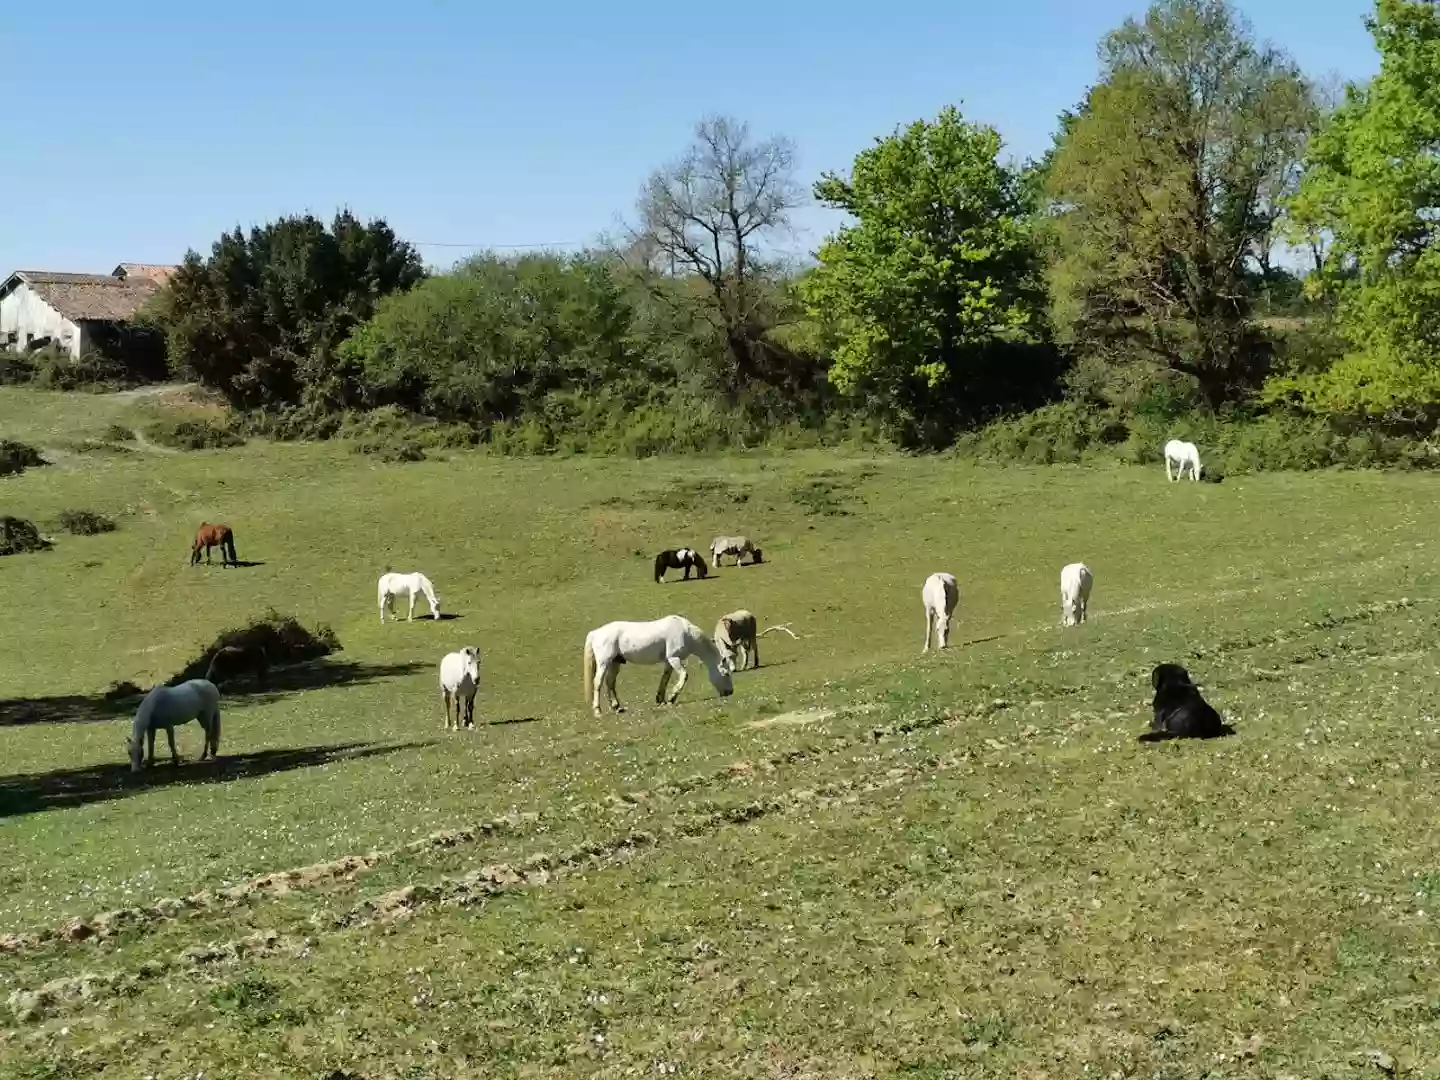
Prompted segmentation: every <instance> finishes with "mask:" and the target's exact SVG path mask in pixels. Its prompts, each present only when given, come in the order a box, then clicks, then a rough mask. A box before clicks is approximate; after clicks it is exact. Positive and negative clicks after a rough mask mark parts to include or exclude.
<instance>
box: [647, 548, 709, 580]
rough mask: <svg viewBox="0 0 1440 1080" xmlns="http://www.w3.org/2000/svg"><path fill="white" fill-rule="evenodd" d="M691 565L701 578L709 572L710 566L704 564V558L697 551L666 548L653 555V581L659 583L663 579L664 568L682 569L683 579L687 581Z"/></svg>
mask: <svg viewBox="0 0 1440 1080" xmlns="http://www.w3.org/2000/svg"><path fill="white" fill-rule="evenodd" d="M692 566H693V567H694V568H695V571H696V573H697V574H699V576H700V577H702V578H703V577H704V576H705V575H706V574H708V573H709V572H710V568H709V567H708V566H706V565H705V560H704V559H702V558H701V557H700V553H699V552H698V551H693V550H691V549H690V548H678V549H676V550H674V551H671V550H669V549H666V550H665V551H662V552H660V554H659V555H656V556H655V581H656V582H657V583H659V582H661V581H663V580H665V571H666V570H684V571H685V580H686V581H689V580H690V568H691V567H692Z"/></svg>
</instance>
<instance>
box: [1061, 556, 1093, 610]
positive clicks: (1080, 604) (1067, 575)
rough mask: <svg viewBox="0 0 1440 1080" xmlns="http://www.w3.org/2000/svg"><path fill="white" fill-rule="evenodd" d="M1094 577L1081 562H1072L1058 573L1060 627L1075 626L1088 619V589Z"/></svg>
mask: <svg viewBox="0 0 1440 1080" xmlns="http://www.w3.org/2000/svg"><path fill="white" fill-rule="evenodd" d="M1094 584H1095V575H1094V574H1092V573H1090V568H1089V567H1088V566H1086V565H1085V564H1084V563H1083V562H1072V563H1070V564H1069V565H1068V566H1066V567H1065V568H1064V569H1063V570H1061V571H1060V625H1061V626H1076V625H1078V624H1080V623H1082V622H1085V621H1086V619H1087V618H1088V617H1089V616H1088V614H1087V612H1088V610H1089V607H1090V588H1091V586H1092V585H1094Z"/></svg>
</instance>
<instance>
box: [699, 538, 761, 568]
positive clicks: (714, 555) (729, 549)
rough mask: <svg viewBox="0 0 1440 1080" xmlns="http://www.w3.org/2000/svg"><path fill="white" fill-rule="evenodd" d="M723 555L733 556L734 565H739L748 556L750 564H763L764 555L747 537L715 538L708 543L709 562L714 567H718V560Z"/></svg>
mask: <svg viewBox="0 0 1440 1080" xmlns="http://www.w3.org/2000/svg"><path fill="white" fill-rule="evenodd" d="M725 555H734V556H735V565H736V566H739V565H740V560H741V559H743V558H744V557H745V556H746V555H749V556H750V562H751V563H752V564H754V563H760V562H764V561H765V558H764V554H763V552H761V550H760V549H759V548H758V547H756V546H755V545H754V544H752V543H751V542H750V538H749V537H748V536H717V537H715V539H714V540H711V541H710V561H711V562H712V563H714V564H715V565H716V566H719V565H720V559H721V557H722V556H725Z"/></svg>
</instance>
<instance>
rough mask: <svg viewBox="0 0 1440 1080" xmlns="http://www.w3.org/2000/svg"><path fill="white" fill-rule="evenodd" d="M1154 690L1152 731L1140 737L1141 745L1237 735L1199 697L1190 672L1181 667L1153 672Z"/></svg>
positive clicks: (1165, 666) (1165, 668)
mask: <svg viewBox="0 0 1440 1080" xmlns="http://www.w3.org/2000/svg"><path fill="white" fill-rule="evenodd" d="M1150 684H1151V685H1152V686H1154V687H1155V700H1154V701H1153V702H1151V706H1152V707H1153V708H1154V710H1155V716H1154V719H1152V720H1151V721H1150V730H1149V732H1147V733H1146V734H1144V735H1141V736H1140V741H1141V742H1159V741H1160V740H1162V739H1214V738H1217V737H1219V736H1221V735H1234V734H1235V729H1234V728H1232V727H1231V726H1230V725H1229V724H1227V723H1225V722H1224V721H1223V720H1221V719H1220V714H1219V713H1218V712H1216V711H1215V710H1214V709H1213V708H1211V706H1210V703H1209V702H1208V701H1206V700H1205V699H1204V698H1203V697H1201V696H1200V690H1199V688H1198V687H1196V685H1195V684H1194V683H1192V682H1191V681H1190V673H1189V672H1188V671H1186V670H1185V669H1184V668H1183V667H1181V666H1180V665H1179V664H1161V665H1159V666H1158V667H1157V668H1156V669H1155V670H1154V671H1152V672H1151V673H1150Z"/></svg>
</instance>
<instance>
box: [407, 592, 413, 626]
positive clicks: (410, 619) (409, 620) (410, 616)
mask: <svg viewBox="0 0 1440 1080" xmlns="http://www.w3.org/2000/svg"><path fill="white" fill-rule="evenodd" d="M405 621H406V622H414V621H415V594H414V593H413V592H412V593H411V594H410V610H409V611H408V612H406V614H405Z"/></svg>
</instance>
